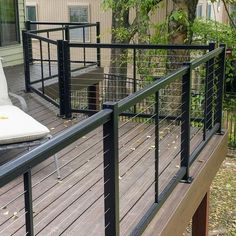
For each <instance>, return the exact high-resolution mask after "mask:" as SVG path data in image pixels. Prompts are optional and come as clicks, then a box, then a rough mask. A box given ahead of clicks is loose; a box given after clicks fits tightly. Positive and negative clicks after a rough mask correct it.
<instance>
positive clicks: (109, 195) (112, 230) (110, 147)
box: [103, 102, 119, 236]
mask: <svg viewBox="0 0 236 236" xmlns="http://www.w3.org/2000/svg"><path fill="white" fill-rule="evenodd" d="M103 109H111V110H112V111H113V112H112V114H111V119H110V121H108V122H107V123H105V124H104V126H103V137H104V140H103V146H104V204H105V209H104V211H105V235H106V236H110V235H112V236H119V154H118V150H119V144H118V120H119V114H118V104H117V103H113V102H109V103H105V104H103Z"/></svg>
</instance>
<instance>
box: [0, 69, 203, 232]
mask: <svg viewBox="0 0 236 236" xmlns="http://www.w3.org/2000/svg"><path fill="white" fill-rule="evenodd" d="M6 75H7V78H8V85H9V88H10V90H11V91H12V92H15V93H18V94H20V95H22V96H24V97H25V99H26V101H27V104H28V108H29V110H28V113H29V114H30V115H31V116H33V117H34V118H35V119H37V120H38V121H40V122H42V123H43V124H44V125H46V126H47V127H48V128H49V129H50V130H51V133H52V135H56V134H57V133H59V132H62V131H63V130H65V129H67V128H68V127H70V126H72V125H73V124H75V123H78V122H80V121H81V120H83V119H86V116H84V115H78V116H76V117H75V118H73V119H71V120H63V119H61V118H59V117H58V116H57V113H58V110H57V109H56V108H55V107H54V106H53V105H51V104H49V103H47V102H46V101H44V100H42V99H41V98H40V97H38V96H37V95H35V94H25V93H24V91H23V89H24V81H23V77H24V76H23V70H22V66H18V67H14V68H8V69H7V70H6ZM154 132H155V128H154V125H152V124H148V123H135V122H133V121H129V122H125V121H123V122H120V131H119V136H120V142H119V146H120V150H119V153H120V155H119V158H120V166H119V168H120V174H119V175H120V177H119V181H120V221H121V224H120V227H121V235H130V234H132V233H133V232H134V230H135V227H136V226H137V225H138V223H139V222H140V220H141V219H142V217H143V216H144V215H145V213H146V212H147V211H148V209H149V208H150V207H151V206H152V204H153V203H154V196H155V188H154V176H155V169H154V166H155V159H154V150H155V144H154V143H155V142H154ZM160 133H161V137H160V138H161V143H160V151H159V153H160V167H159V176H160V177H159V186H160V187H159V191H160V193H161V192H162V191H163V189H164V188H165V187H166V186H167V184H168V182H169V181H170V180H171V178H172V177H173V176H174V175H175V174H176V172H177V170H178V169H179V167H180V154H179V146H180V139H179V137H180V135H179V134H180V128H179V127H178V126H173V125H168V124H166V123H165V122H164V123H163V124H162V125H161V132H160ZM108 138H109V137H108ZM201 138H202V133H201V130H198V129H192V142H191V144H192V146H191V148H194V146H195V145H197V144H198V142H199V141H200V139H201ZM106 151H107V150H104V149H103V135H102V127H100V128H98V129H96V130H94V131H93V132H91V133H89V134H88V135H86V136H84V137H83V138H81V139H79V140H78V141H77V142H75V143H73V144H72V145H70V146H68V147H67V148H65V149H64V150H62V151H61V152H59V153H58V154H57V155H58V158H59V162H60V171H61V179H60V180H57V178H56V174H55V173H54V172H55V166H54V162H53V158H49V159H47V160H46V161H44V162H43V163H41V164H40V165H38V166H36V167H35V168H33V170H32V176H33V179H32V182H33V186H34V187H33V208H34V226H35V228H34V230H35V234H36V235H104V194H103V193H104V191H103V185H104V181H103V169H104V167H103V154H104V152H106ZM22 152H25V151H24V150H17V151H8V152H3V153H0V162H1V164H4V163H6V162H8V161H10V160H12V159H14V158H20V155H22ZM22 181H23V180H22V177H19V178H18V179H16V180H14V181H13V182H11V183H9V184H8V185H6V186H4V187H3V188H1V190H0V235H25V226H24V222H25V221H24V215H25V212H24V196H23V182H22Z"/></svg>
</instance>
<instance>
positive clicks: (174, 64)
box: [23, 22, 214, 118]
mask: <svg viewBox="0 0 236 236" xmlns="http://www.w3.org/2000/svg"><path fill="white" fill-rule="evenodd" d="M32 25H36V26H37V30H31V26H32ZM45 27H46V28H45ZM26 28H27V30H26V31H24V32H23V42H24V43H23V44H24V61H25V86H26V91H28V92H29V91H34V92H36V93H37V94H38V95H40V96H42V97H43V98H44V99H46V100H48V101H49V102H51V103H52V104H54V105H55V106H57V107H58V108H59V114H60V115H61V116H62V117H66V118H69V117H71V116H72V113H86V114H89V115H92V114H94V113H96V112H97V111H99V110H101V109H102V104H103V103H104V102H106V101H119V100H121V99H123V98H125V97H126V96H128V95H130V94H132V93H134V92H136V91H138V90H140V89H142V88H144V87H145V86H146V85H148V84H150V83H152V82H153V81H155V80H158V79H160V78H161V77H163V76H166V75H167V74H169V73H171V72H172V71H175V70H176V69H178V68H180V67H182V65H183V64H184V63H187V62H189V61H190V60H192V59H195V58H200V57H201V56H202V55H204V54H205V53H206V52H207V51H211V50H213V49H214V44H212V43H210V44H209V45H139V44H133V45H131V44H104V43H101V42H100V24H99V22H97V23H95V24H91V23H63V22H27V27H26ZM74 30H80V31H78V32H77V38H76V37H75V36H76V34H75V33H73V32H74ZM87 34H89V40H86V37H87V36H86V35H87ZM180 51H185V52H186V53H176V52H180ZM194 77H195V80H196V83H197V84H199V83H200V81H201V74H200V73H199V74H197V73H196V74H195V75H194ZM196 86H197V85H196ZM196 86H195V87H196ZM194 89H195V88H194V86H193V90H194ZM133 109H134V110H135V109H136V108H135V107H134V108H133Z"/></svg>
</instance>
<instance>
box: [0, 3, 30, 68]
mask: <svg viewBox="0 0 236 236" xmlns="http://www.w3.org/2000/svg"><path fill="white" fill-rule="evenodd" d="M18 11H19V12H18V15H19V27H20V42H22V38H21V31H22V30H23V29H24V22H25V3H24V0H18ZM0 57H2V58H3V66H13V65H18V64H22V63H23V48H22V44H21V43H19V44H16V45H10V46H5V47H0Z"/></svg>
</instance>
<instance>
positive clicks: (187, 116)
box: [0, 22, 225, 236]
mask: <svg viewBox="0 0 236 236" xmlns="http://www.w3.org/2000/svg"><path fill="white" fill-rule="evenodd" d="M33 24H34V23H33ZM35 24H36V23H35ZM42 24H51V23H48V22H44V23H42ZM58 24H59V25H61V24H62V23H58ZM63 24H64V25H65V30H67V33H66V35H67V36H66V38H67V40H66V41H65V40H61V41H58V42H55V41H53V40H50V39H45V38H43V37H41V36H39V35H37V34H35V33H36V32H39V31H34V32H33V31H24V32H23V42H24V57H25V75H26V91H28V92H29V91H31V90H32V91H35V92H37V93H39V91H37V90H36V89H34V88H33V87H32V86H31V85H32V84H33V83H32V82H31V81H30V75H29V66H30V63H32V59H31V58H30V44H29V41H30V39H31V38H36V39H39V40H42V41H45V42H47V43H53V44H57V46H58V63H59V65H60V66H59V70H58V75H59V91H60V103H59V104H55V105H57V106H58V107H59V108H60V114H61V115H62V116H64V117H66V118H69V117H70V116H71V113H72V112H87V113H89V114H93V113H94V112H96V111H94V110H93V111H92V110H89V109H88V110H86V111H85V110H73V109H72V108H71V104H70V102H71V101H70V97H69V94H70V83H69V80H70V76H71V75H70V74H71V69H70V53H69V52H70V48H95V49H97V57H96V62H95V64H96V65H97V66H98V67H99V66H101V55H100V54H101V49H102V48H108V49H111V48H124V49H132V50H134V55H135V54H136V50H137V49H166V50H169V49H175V50H177V49H187V50H190V49H191V50H208V51H209V52H208V53H206V54H205V55H204V56H202V57H200V58H198V59H195V60H193V61H191V62H188V63H187V64H186V63H185V64H184V65H183V66H182V67H181V68H180V69H178V70H176V71H174V72H172V73H171V74H169V75H167V76H164V77H161V78H158V80H156V81H154V82H153V83H151V84H150V85H148V86H146V87H145V88H143V89H141V90H139V91H137V89H136V87H135V86H134V91H133V92H134V93H133V94H131V95H129V96H127V97H126V98H124V99H122V100H120V101H119V102H116V103H111V102H108V103H105V104H104V105H103V109H102V110H101V111H100V112H98V113H96V114H94V115H93V116H91V117H89V118H88V119H87V120H85V121H83V122H81V123H79V124H77V125H75V126H74V127H72V128H70V129H68V130H66V131H64V132H63V133H62V134H59V135H58V136H55V137H54V138H53V139H52V140H50V141H49V142H47V143H45V144H43V145H42V146H40V147H38V148H36V149H34V150H32V151H31V152H29V153H27V154H26V155H24V156H23V157H21V158H20V159H18V160H15V161H11V162H10V163H8V164H6V165H3V166H1V167H0V187H1V186H4V185H5V184H7V183H8V182H10V181H12V180H14V179H15V178H16V177H18V176H20V175H24V180H25V208H26V212H27V214H26V230H27V232H28V234H29V235H33V216H32V197H31V195H32V193H31V191H32V189H31V184H30V183H31V175H30V170H31V168H32V167H34V166H36V165H37V164H39V163H40V162H42V161H43V160H45V159H47V158H49V157H50V156H51V155H53V154H55V153H56V152H58V151H60V150H62V149H63V148H64V147H66V146H68V145H69V144H71V143H73V142H74V141H75V140H77V139H79V138H81V137H82V136H84V135H86V134H88V133H89V132H90V131H92V130H94V129H96V128H97V127H99V126H101V125H102V126H103V137H104V145H103V146H104V150H109V151H107V152H104V201H105V209H104V210H105V212H104V217H105V235H107V236H110V235H113V236H118V235H119V224H120V218H119V153H118V151H119V147H118V142H119V138H118V122H119V116H127V117H129V116H133V115H134V114H135V113H136V110H135V107H136V105H137V104H138V103H139V102H140V101H142V100H144V99H146V98H148V97H149V96H154V97H155V100H156V105H155V113H156V115H155V117H154V124H155V146H156V151H155V202H154V203H153V205H152V207H151V208H150V209H149V211H148V212H147V213H146V214H145V215H144V216H143V217H142V219H141V221H140V222H139V224H138V225H137V227H136V228H135V229H134V230H133V235H141V234H142V232H143V231H144V230H145V228H146V227H147V226H148V224H149V222H150V221H151V220H152V219H153V217H154V216H155V214H156V213H157V211H158V210H159V209H160V208H161V206H162V205H163V203H164V202H165V201H166V199H167V197H168V196H169V195H170V194H171V193H172V191H173V189H174V188H175V186H176V185H177V184H178V183H179V181H181V180H182V181H184V182H187V183H191V176H190V175H189V168H190V166H191V165H192V163H193V162H194V160H195V159H196V158H197V157H198V155H199V153H200V152H201V150H202V149H203V148H204V147H205V145H206V144H207V143H208V141H209V140H210V139H211V138H212V136H213V135H214V134H216V133H219V134H220V133H221V132H222V101H223V91H224V71H225V45H220V47H219V48H217V49H214V48H215V45H214V44H209V45H204V46H198V45H130V44H101V43H100V39H99V34H100V30H99V23H96V24H95V25H96V27H97V42H98V43H97V44H88V43H80V44H77V43H70V42H69V41H68V39H69V34H68V27H67V26H68V25H67V24H66V23H63ZM216 58H219V60H220V63H219V64H218V68H217V69H216V70H217V71H218V72H219V71H220V73H219V75H218V77H217V78H215V71H214V70H215V68H214V67H213V66H212V64H213V63H214V60H215V59H216ZM135 60H136V59H135V57H134V64H136V61H135ZM201 65H206V67H207V70H206V71H207V73H206V80H205V81H206V82H205V88H206V89H205V101H206V102H205V104H204V106H205V109H204V117H203V120H204V122H203V123H204V129H203V139H202V141H201V143H200V144H199V145H198V146H197V147H196V149H195V150H193V151H192V153H190V142H191V137H190V128H191V121H192V120H199V121H201V120H202V118H199V117H197V118H194V117H191V108H190V106H191V75H192V71H193V70H194V69H195V68H197V67H198V66H201ZM134 70H135V68H134ZM134 74H135V73H134ZM209 75H210V76H209ZM47 79H50V78H47ZM133 79H134V80H135V78H133ZM179 79H181V81H182V92H183V93H182V108H181V110H182V115H181V117H180V118H178V120H179V121H180V122H181V134H182V135H181V148H180V151H181V152H180V153H181V166H180V169H179V171H178V172H177V174H176V175H175V176H173V178H172V180H171V181H170V182H169V184H168V185H167V186H166V187H165V189H164V190H163V191H162V192H161V193H159V190H158V188H159V186H158V176H159V173H158V169H159V153H158V147H159V120H160V119H161V116H160V114H159V103H158V101H159V96H160V94H159V91H160V90H161V89H163V88H164V87H165V86H167V85H169V84H171V83H172V82H175V81H176V80H179ZM42 83H43V81H42ZM134 83H135V84H136V81H134ZM212 83H213V84H212ZM213 86H214V87H216V88H217V90H216V96H215V98H214V99H215V100H214V104H215V106H214V107H213V102H209V99H213V98H212V93H213V92H214V90H213ZM39 94H40V93H39ZM40 95H41V96H43V97H44V98H46V99H47V100H49V101H50V98H47V96H46V95H42V94H40ZM208 104H210V106H208ZM130 108H134V113H129V112H127V110H129V109H130ZM140 116H144V117H149V116H150V115H148V114H141V115H140ZM169 119H173V120H174V119H177V118H176V117H174V116H173V117H169Z"/></svg>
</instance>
